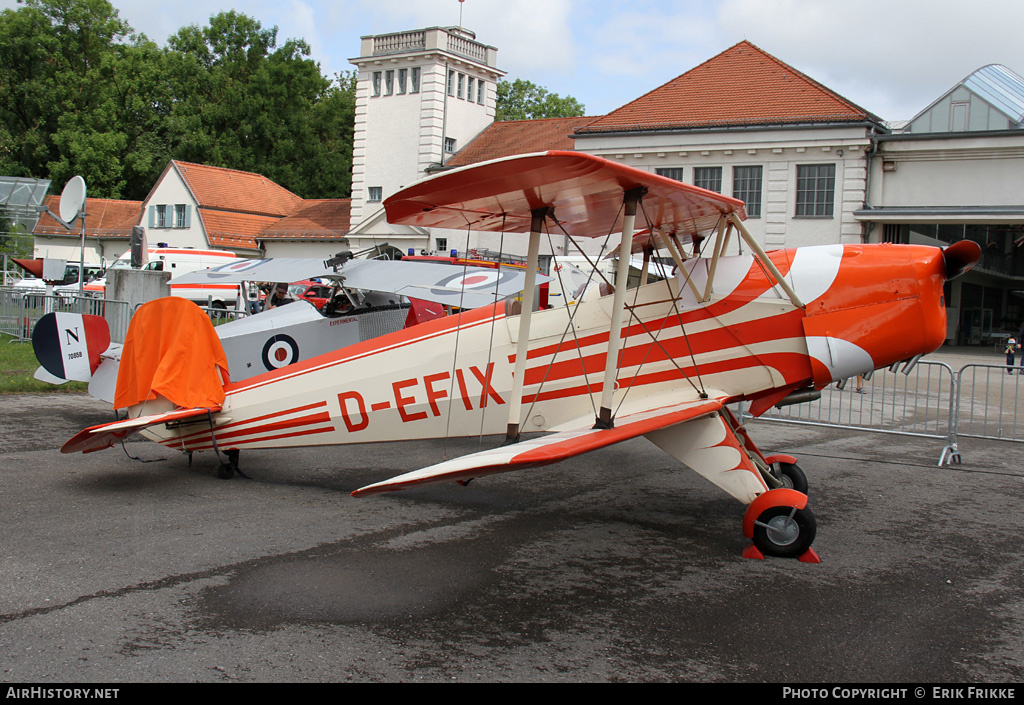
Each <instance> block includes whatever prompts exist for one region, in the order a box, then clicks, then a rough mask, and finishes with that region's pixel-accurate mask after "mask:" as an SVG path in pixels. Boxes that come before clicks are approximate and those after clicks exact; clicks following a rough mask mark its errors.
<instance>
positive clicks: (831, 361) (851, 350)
mask: <svg viewBox="0 0 1024 705" xmlns="http://www.w3.org/2000/svg"><path fill="white" fill-rule="evenodd" d="M385 208H386V210H387V214H388V219H389V221H390V222H392V223H403V224H408V225H416V226H421V227H431V228H433V227H439V228H459V229H470V230H476V231H491V232H499V231H500V232H504V233H509V234H514V233H522V234H523V235H524V237H526V238H528V257H527V266H526V284H525V287H526V288H525V291H524V295H523V300H524V301H531V300H532V290H533V288H534V286H535V282H534V281H533V280H534V276H533V274H534V273H536V271H537V266H536V265H537V262H538V252H539V248H540V244H541V238H542V237H544V235H545V233H549V232H551V231H554V232H556V233H557V234H558V236H559V237H563V236H564V237H567V238H571V239H578V238H592V237H607V236H608V235H609V234H611V233H616V234H617V233H621V243H620V244H619V261H620V263H625V262H628V261H629V255H630V252H631V250H632V249H633V247H634V237H633V236H634V232H635V231H636V230H638V229H640V228H643V229H645V230H648V231H649V232H648V233H647V234H646V235H644V236H643V237H642V238H639V239H638V243H639V244H638V247H639V248H640V249H645V248H648V247H657V248H658V249H663V250H665V251H666V252H667V253H668V255H667V256H668V257H671V260H672V261H673V262H674V273H673V274H672V275H671V276H669V277H667V278H666V279H664V280H661V281H656V282H653V283H648V284H644V285H641V286H637V287H634V288H631V289H630V288H628V287H627V274H628V273H627V270H628V267H626V266H621V267H619V269H618V272H617V274H616V278H615V280H614V281H612V282H608V284H609V285H610V286H609V287H607V288H609V289H612V290H613V293H609V294H607V295H605V296H598V295H596V291H591V292H590V295H587V296H581V297H579V299H578V300H577V301H576V303H575V304H574V305H572V306H568V307H558V308H553V309H548V310H538V311H533V310H531V307H529V306H527V307H525V308H523V309H522V310H520V309H519V307H518V305H517V304H516V303H515V302H512V301H511V300H506V301H504V302H499V303H497V304H494V305H491V306H485V307H482V308H479V309H476V310H473V311H469V312H463V313H461V314H460V315H458V316H449V317H446V318H442V319H437V320H434V321H430V322H428V323H424V324H422V325H418V326H415V327H413V328H409V329H406V330H402V331H398V332H396V333H392V334H389V335H385V336H382V337H379V338H375V339H373V340H369V341H366V342H362V343H358V344H355V345H351V346H348V347H345V348H342V349H340V350H336V351H334V352H331V353H328V354H325V355H321V356H319V357H316V358H313V359H310V360H306V361H303V362H300V363H298V364H295V365H292V366H289V367H286V368H283V369H280V370H276V371H271V372H267V373H265V374H261V375H257V376H254V377H250V378H249V379H246V380H243V381H240V382H231V381H227V380H226V379H224V377H223V375H224V373H225V371H226V365H225V364H224V359H223V354H222V353H220V354H218V352H217V345H216V342H217V341H216V336H215V335H212V328H210V332H208V333H206V334H205V335H204V334H197V335H193V336H191V338H195V337H206V338H209V337H211V336H212V338H213V340H205V341H204V342H203V345H199V344H196V343H195V342H194V341H193V340H191V339H190V340H189V341H188V342H186V343H185V346H184V349H181V346H180V345H178V343H177V341H175V340H174V339H173V337H174V336H173V335H171V336H166V335H160V334H158V333H157V331H158V330H159V329H160V327H161V325H162V321H160V320H158V317H153V316H150V315H147V312H146V307H143V308H142V309H141V310H140V311H139V314H137V316H136V319H135V320H134V322H133V324H132V326H133V329H135V330H136V331H137V334H138V335H141V336H145V337H147V338H150V339H152V338H156V337H160V339H161V340H163V341H164V342H165V344H163V345H162V346H160V347H159V348H155V347H153V346H140V347H139V348H138V351H137V352H131V353H130V354H129V353H128V349H129V347H130V343H131V341H130V340H129V341H128V342H127V343H126V346H125V349H126V354H125V355H124V356H123V357H122V363H121V372H120V376H119V378H118V383H117V392H118V399H117V401H116V402H115V407H117V408H127V409H128V417H129V418H128V419H126V420H124V421H118V422H114V423H110V424H104V425H101V426H97V427H94V428H90V429H86V430H85V431H82V432H81V433H79V434H78V435H76V436H75V437H74V438H72V439H71V440H70V441H68V442H67V443H66V444H65V446H64V448H63V450H64V452H74V451H85V452H89V451H93V450H98V449H101V448H105V447H108V446H110V445H112V444H113V443H115V442H116V441H117V440H119V439H121V438H123V437H124V436H126V435H127V434H129V433H133V432H137V431H141V432H142V433H143V434H144V435H145V436H147V437H149V438H151V439H153V440H155V441H157V442H159V443H161V444H163V445H165V446H167V447H169V448H179V449H181V450H183V451H186V452H190V453H191V452H193V451H203V450H219V451H227V452H228V457H229V461H230V462H229V463H226V464H224V465H222V466H221V467H222V469H226V474H229V475H230V473H231V471H232V468H233V467H234V465H235V464H236V463H237V457H238V455H237V453H238V451H240V450H243V449H256V448H281V447H291V446H303V445H327V444H344V443H363V442H378V441H391V440H408V439H426V438H434V437H442V436H445V435H477V433H481V434H503V435H504V437H505V442H504V443H502V444H501V445H500V446H498V447H494V448H492V449H488V450H484V451H481V452H478V453H474V454H471V455H467V456H463V457H460V458H455V459H451V460H446V461H444V462H441V463H439V464H437V465H433V466H431V467H427V468H423V469H418V470H414V471H412V472H409V473H407V474H404V475H400V476H398V477H394V478H392V479H390V480H386V481H383V482H378V483H376V484H372V485H369V486H366V487H363V488H361V489H359V490H356V491H355V492H353V495H355V496H366V495H371V494H374V493H378V492H386V491H391V490H400V489H403V488H407V487H411V486H414V485H419V484H425V483H434V482H444V481H452V480H455V481H460V482H466V481H468V480H471V479H473V478H477V477H481V476H484V475H488V474H491V473H497V472H504V471H508V470H515V469H517V468H528V467H536V466H543V465H548V464H551V463H555V462H558V461H559V460H562V459H565V458H569V457H572V456H575V455H578V454H581V453H587V452H590V451H594V450H597V449H599V448H602V447H604V446H608V445H610V444H613V443H618V442H620V441H624V440H627V439H631V438H635V437H637V436H641V435H642V436H645V437H647V438H648V439H650V440H651V441H652V442H654V443H655V444H656V445H658V446H659V447H661V448H662V449H664V450H665V451H666V452H667V453H669V454H670V455H672V456H673V457H675V458H676V459H678V460H679V461H680V462H682V463H684V464H685V465H687V466H689V467H690V468H692V469H693V470H695V471H696V472H698V473H699V474H701V475H702V476H704V477H706V478H707V479H708V480H710V481H711V482H713V483H714V484H716V485H718V486H719V487H721V488H722V489H723V490H725V491H726V492H727V493H728V494H730V495H731V496H733V497H734V498H736V499H737V500H739V501H740V502H743V503H744V504H747V505H748V508H747V510H746V512H745V515H744V520H743V530H744V533H745V534H746V535H747V536H748V537H749V538H751V539H752V540H753V547H752V551H751V553H752V554H757V553H761V554H770V555H780V556H799V557H801V558H802V559H804V560H814V553H813V550H812V549H811V548H810V547H811V543H812V541H813V539H814V535H815V532H816V527H815V520H814V517H813V514H812V513H811V510H810V508H809V507H808V498H807V482H806V478H805V477H804V476H803V473H802V472H801V471H800V469H799V467H798V466H797V464H796V459H795V458H793V457H791V456H786V455H765V454H764V453H762V452H761V450H760V449H758V447H757V446H756V445H755V444H754V443H753V441H752V440H751V439H750V437H749V436H748V435H747V433H746V432H745V431H744V429H743V427H742V426H741V425H740V424H739V423H738V421H737V419H736V417H735V416H734V414H733V413H732V412H731V411H730V410H729V409H728V408H727V405H729V404H731V403H734V402H741V401H743V402H746V403H747V404H748V405H749V410H750V412H751V413H752V414H753V415H754V416H758V415H760V414H762V413H764V412H765V411H767V410H768V409H769V408H771V407H772V406H774V405H782V404H787V403H793V402H795V401H801V400H806V399H809V398H813V397H814V395H815V392H816V390H818V389H821V388H822V387H824V386H826V385H828V384H831V383H833V382H835V381H837V380H841V379H845V378H848V377H850V376H853V375H856V374H861V373H866V372H868V371H870V370H874V369H878V368H882V367H888V366H891V365H893V364H895V363H898V362H900V361H904V360H909V359H913V358H915V357H917V356H919V355H922V354H924V353H928V352H930V351H932V350H934V349H936V348H937V347H938V346H939V345H941V343H942V342H943V340H944V338H945V335H946V319H945V303H944V300H943V284H944V283H945V281H946V280H947V279H949V278H951V277H953V276H956V275H958V274H960V273H962V272H963V271H966V270H967V269H968V268H970V267H971V266H972V265H973V263H974V262H975V261H977V258H978V255H979V251H978V247H977V245H975V244H974V243H970V242H962V243H957V244H955V245H952V246H950V247H948V248H946V249H945V250H941V249H939V248H934V247H925V246H902V245H845V246H844V245H825V246H820V247H808V248H799V249H794V250H780V251H774V252H770V253H765V252H764V251H763V250H762V249H761V247H760V246H759V245H758V243H757V242H756V240H755V239H754V238H753V237H752V236H751V235H750V234H749V232H748V231H747V230H746V228H745V227H744V225H743V220H744V218H745V211H744V205H743V203H742V202H740V201H738V200H735V199H732V198H729V197H727V196H723V195H721V194H718V193H712V192H709V191H705V190H702V189H699V188H696V187H693V186H689V185H686V184H683V183H680V182H677V181H674V180H671V179H668V178H664V177H660V176H657V175H655V174H651V173H649V172H645V171H641V170H638V169H634V168H631V167H628V166H624V165H621V164H617V163H614V162H610V161H607V160H605V159H602V158H600V157H595V156H590V155H587V154H580V153H575V152H547V153H543V154H534V155H526V156H519V157H512V158H507V159H500V160H495V161H491V162H485V163H482V164H478V165H475V166H471V167H465V168H461V169H455V170H452V171H449V172H445V173H442V174H439V175H436V176H432V177H430V178H427V179H425V180H423V181H421V182H419V183H417V184H415V185H413V186H411V187H408V188H406V189H404V190H403V191H401V192H399V193H397V194H395V195H394V196H392V197H391V198H390V199H388V200H387V201H386V202H385ZM736 237H738V238H742V240H743V241H744V243H745V244H746V246H747V251H748V254H743V255H736V256H726V255H725V254H723V253H724V252H726V251H727V248H728V247H729V244H730V241H731V239H732V238H736ZM163 317H165V318H166V317H168V316H166V315H165V316H163ZM189 325H191V324H189ZM195 325H196V326H199V328H202V326H201V321H200V320H198V319H197V320H196V322H195ZM147 330H149V332H148V333H147V332H146V331H147ZM130 337H131V334H130ZM176 346H177V347H176ZM534 432H541V435H534ZM524 434H530V435H528V436H524ZM225 466H226V468H225Z"/></svg>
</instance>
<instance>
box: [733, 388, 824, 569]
mask: <svg viewBox="0 0 1024 705" xmlns="http://www.w3.org/2000/svg"><path fill="white" fill-rule="evenodd" d="M723 411H724V414H723V418H724V420H725V421H726V422H727V426H726V428H727V429H728V430H730V431H732V433H733V434H734V437H735V441H736V443H737V444H738V445H739V446H740V447H741V448H742V450H743V452H744V453H745V454H746V460H749V463H746V464H743V465H741V467H745V468H746V469H748V470H750V471H751V472H753V473H755V474H756V475H758V477H759V478H760V480H761V482H760V484H761V485H762V486H763V487H765V488H766V491H764V492H762V493H761V494H759V495H758V496H757V497H756V498H755V499H754V501H753V502H751V503H750V505H749V506H748V507H747V511H746V513H745V514H744V515H743V535H744V536H746V537H747V538H748V539H750V540H751V541H752V542H753V543H752V544H751V545H750V546H748V547H747V548H746V550H744V551H743V555H744V556H745V557H747V558H764V557H765V556H778V557H781V558H799V559H800V560H801V561H803V562H805V563H820V562H821V559H820V558H818V554H817V553H815V552H814V549H813V548H811V544H812V543H814V536H815V534H816V533H817V522H815V520H814V514H813V513H812V512H811V510H810V508H809V507H808V506H807V476H806V475H805V474H804V471H803V470H801V469H800V466H799V465H797V463H796V458H794V457H793V456H791V455H782V454H778V455H769V456H765V455H764V454H763V453H761V451H760V450H759V449H758V447H757V444H755V443H754V440H753V439H752V438H751V437H750V434H748V433H747V431H746V429H745V428H744V427H743V426H742V425H741V424H740V423H739V421H738V420H737V419H736V417H735V416H734V415H733V414H732V412H730V411H729V410H728V408H725V409H723ZM734 496H738V495H734ZM748 496H749V495H748Z"/></svg>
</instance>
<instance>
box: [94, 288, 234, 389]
mask: <svg viewBox="0 0 1024 705" xmlns="http://www.w3.org/2000/svg"><path fill="white" fill-rule="evenodd" d="M228 381H229V377H228V361H227V357H226V356H225V354H224V348H223V347H222V346H221V343H220V338H219V337H217V331H216V330H215V329H214V327H213V324H212V323H210V319H209V318H208V317H207V315H206V314H205V313H204V312H203V310H202V309H201V308H199V307H198V306H196V305H195V304H194V303H192V302H191V301H189V300H187V299H183V298H180V297H177V296H167V297H164V298H162V299H156V300H154V301H150V302H149V303H147V304H143V305H142V306H140V307H139V310H138V311H137V312H136V313H135V315H134V316H133V317H132V322H131V325H130V326H129V327H128V334H127V336H125V341H124V348H123V349H122V351H121V365H120V368H119V369H118V374H117V389H116V391H115V394H114V408H115V409H124V408H127V407H130V406H135V405H136V404H140V403H142V402H144V401H148V400H150V399H155V398H156V396H157V395H158V394H159V395H160V396H163V397H165V398H167V399H169V400H170V401H171V402H173V403H174V404H175V405H176V406H177V407H179V408H186V409H187V408H197V407H198V408H212V407H220V405H221V404H222V403H223V401H224V385H225V384H226V383H227V382H228Z"/></svg>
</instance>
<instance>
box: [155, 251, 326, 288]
mask: <svg viewBox="0 0 1024 705" xmlns="http://www.w3.org/2000/svg"><path fill="white" fill-rule="evenodd" d="M329 275H334V276H336V275H337V273H336V272H335V271H334V268H333V267H328V266H327V265H325V264H324V261H323V260H322V259H317V258H315V257H304V258H285V257H278V258H274V259H240V260H239V261H237V262H231V263H229V264H222V265H220V266H219V267H212V268H210V269H202V270H199V271H198V272H189V273H188V274H182V275H181V276H180V277H175V278H174V283H175V284H212V283H218V284H240V283H242V282H247V281H248V282H251V281H257V282H286V283H290V282H297V281H302V280H303V279H314V278H317V277H326V276H329Z"/></svg>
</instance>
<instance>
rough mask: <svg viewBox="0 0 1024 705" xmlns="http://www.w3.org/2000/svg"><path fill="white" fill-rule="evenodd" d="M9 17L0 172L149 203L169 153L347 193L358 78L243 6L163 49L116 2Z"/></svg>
mask: <svg viewBox="0 0 1024 705" xmlns="http://www.w3.org/2000/svg"><path fill="white" fill-rule="evenodd" d="M20 1H21V2H22V3H23V5H24V6H23V7H19V8H18V9H16V10H5V11H3V12H0V174H7V175H12V176H30V177H35V178H49V179H50V180H51V181H52V182H53V183H54V184H56V185H60V184H63V183H65V182H66V181H67V180H68V179H70V178H71V177H72V176H73V175H75V174H80V175H81V176H82V177H83V178H85V180H86V183H88V185H89V194H90V195H91V196H96V197H101V198H127V199H135V200H138V199H142V198H144V197H145V196H146V194H147V193H148V192H149V190H150V189H151V188H152V186H153V183H154V181H155V179H156V178H157V176H158V175H159V174H160V172H161V171H162V170H163V169H164V167H165V166H166V165H167V162H168V160H170V159H172V158H176V159H182V160H187V161H194V162H199V163H204V164H213V165H217V166H225V167H230V168H234V169H244V170H248V171H255V172H259V173H262V174H265V175H266V176H267V177H269V178H271V179H273V180H274V181H277V182H278V183H280V184H281V185H283V186H285V187H286V188H289V189H291V190H293V191H294V192H296V193H297V194H299V195H301V196H304V197H306V198H310V197H342V196H347V195H348V194H349V190H350V182H351V165H352V133H353V126H354V121H355V83H354V77H353V76H352V75H351V74H343V75H340V76H337V77H335V78H334V79H333V80H331V79H327V78H325V77H324V76H323V75H322V74H321V71H320V67H319V65H318V64H317V63H316V62H315V61H313V60H312V59H310V57H309V55H310V50H309V46H308V45H307V44H306V43H305V42H304V41H302V40H288V41H286V42H285V43H284V44H283V45H281V46H278V45H277V28H276V27H274V28H271V29H264V28H263V27H262V26H261V24H260V23H259V21H257V20H255V19H253V18H251V17H248V16H246V15H243V14H239V13H236V12H222V13H219V14H216V15H214V16H212V17H211V18H210V21H209V24H208V25H206V26H205V27H200V26H198V25H191V26H188V27H183V28H182V29H181V30H179V31H178V32H177V33H176V34H175V35H174V36H172V37H171V38H170V40H169V42H168V46H167V47H166V48H163V49H161V48H160V47H158V46H157V45H156V44H154V43H153V42H151V41H149V40H148V39H146V37H145V36H144V35H140V34H137V33H135V32H134V31H133V30H132V28H131V27H130V26H129V25H128V23H127V22H125V21H124V20H122V19H121V18H120V17H119V16H118V12H117V10H116V9H114V7H113V6H112V5H111V4H110V3H109V2H108V0H20Z"/></svg>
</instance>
